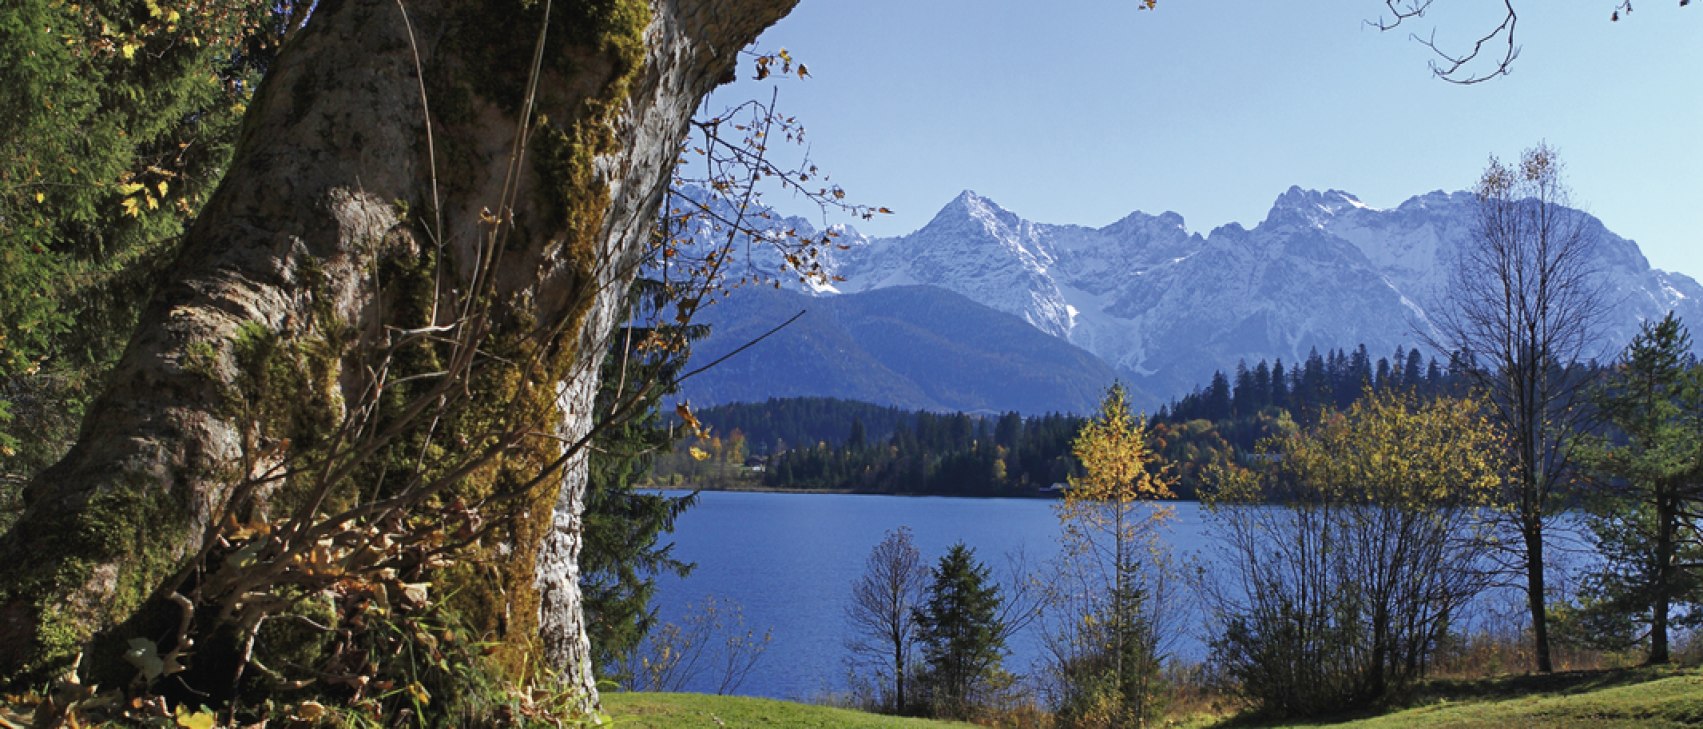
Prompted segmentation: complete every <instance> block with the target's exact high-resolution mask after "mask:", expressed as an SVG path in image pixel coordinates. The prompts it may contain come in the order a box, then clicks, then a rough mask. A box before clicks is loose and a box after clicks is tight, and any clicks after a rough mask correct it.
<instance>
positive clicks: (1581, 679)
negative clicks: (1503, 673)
mask: <svg viewBox="0 0 1703 729" xmlns="http://www.w3.org/2000/svg"><path fill="white" fill-rule="evenodd" d="M1417 703H1418V704H1419V705H1417V706H1414V707H1413V708H1408V709H1404V710H1399V711H1393V712H1390V713H1386V714H1382V715H1379V716H1375V717H1368V718H1361V719H1352V720H1342V721H1334V722H1333V721H1320V722H1309V723H1293V724H1280V725H1277V726H1332V727H1354V728H1356V729H1397V728H1398V727H1424V728H1427V729H1430V728H1436V729H1467V728H1468V727H1485V728H1487V729H1524V728H1525V727H1557V728H1559V729H1567V728H1568V727H1577V728H1579V729H1617V728H1619V727H1627V728H1630V727H1651V728H1657V729H1659V728H1661V727H1695V726H1703V673H1700V672H1698V671H1697V670H1695V669H1692V670H1686V671H1681V670H1676V669H1662V668H1651V669H1630V670H1623V671H1592V672H1576V673H1564V674H1556V675H1551V676H1514V677H1508V678H1501V679H1493V680H1486V681H1473V682H1450V681H1438V682H1434V683H1432V684H1430V685H1428V686H1427V687H1426V689H1425V691H1424V693H1423V695H1422V696H1421V697H1420V698H1419V699H1418V700H1417ZM1240 726H1263V725H1257V724H1240Z"/></svg>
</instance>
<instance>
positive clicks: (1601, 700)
mask: <svg viewBox="0 0 1703 729" xmlns="http://www.w3.org/2000/svg"><path fill="white" fill-rule="evenodd" d="M603 706H604V710H605V711H606V712H607V714H608V715H609V716H610V717H611V718H612V719H613V724H612V726H614V727H617V728H625V727H634V728H645V729H649V728H655V729H675V728H677V727H678V728H679V729H694V728H696V727H708V728H711V729H720V728H722V727H789V728H790V727H797V728H798V729H828V728H830V727H832V728H834V729H839V728H840V727H847V728H849V729H865V728H873V727H893V728H897V729H927V728H929V727H937V728H938V727H967V726H970V725H968V724H959V723H955V722H943V721H930V720H927V719H905V718H898V717H891V716H879V715H876V714H867V713H864V712H860V711H851V710H849V709H834V708H828V707H824V706H811V705H808V704H795V703H790V702H786V701H774V700H770V699H754V698H747V697H742V696H707V695H703V694H653V693H606V694H604V695H603ZM1185 725H1186V726H1191V727H1212V726H1218V727H1224V728H1226V729H1228V728H1232V727H1233V728H1243V727H1344V728H1351V729H1406V728H1407V727H1418V728H1419V729H1470V728H1476V727H1482V728H1484V729H1527V728H1528V727H1529V728H1533V729H1536V728H1539V727H1541V728H1544V729H1548V728H1549V727H1556V728H1557V729H1570V728H1572V729H1620V728H1622V727H1625V728H1627V729H1630V728H1632V727H1639V728H1643V727H1650V728H1652V729H1663V728H1665V727H1696V726H1703V671H1699V670H1697V669H1688V670H1681V669H1672V668H1640V669H1627V670H1619V671H1590V672H1584V671H1579V672H1572V673H1561V674H1554V675H1550V676H1509V677H1504V678H1496V679H1487V680H1482V681H1433V682H1430V683H1428V684H1426V685H1425V687H1424V688H1423V689H1422V690H1421V692H1420V694H1419V695H1418V696H1417V697H1416V698H1415V699H1414V701H1413V705H1412V706H1411V707H1410V708H1405V709H1398V710H1393V711H1391V712H1388V713H1384V714H1380V715H1378V716H1371V717H1357V718H1347V717H1345V718H1340V719H1334V720H1319V721H1310V722H1287V723H1278V724H1267V723H1261V722H1257V721H1249V720H1246V719H1232V720H1229V721H1225V722H1221V723H1220V722H1216V721H1215V720H1213V719H1212V718H1210V717H1199V718H1197V720H1196V721H1189V722H1185Z"/></svg>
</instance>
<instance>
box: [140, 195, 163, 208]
mask: <svg viewBox="0 0 1703 729" xmlns="http://www.w3.org/2000/svg"><path fill="white" fill-rule="evenodd" d="M144 197H146V198H148V209H149V210H159V209H160V201H159V200H156V199H154V196H153V195H145V196H144Z"/></svg>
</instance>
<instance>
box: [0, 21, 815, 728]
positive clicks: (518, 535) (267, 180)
mask: <svg viewBox="0 0 1703 729" xmlns="http://www.w3.org/2000/svg"><path fill="white" fill-rule="evenodd" d="M795 1H796V0H757V1H752V0H746V1H744V2H733V0H649V2H646V1H645V0H579V1H569V2H563V1H562V0H557V1H556V2H554V8H553V9H551V10H548V11H547V10H546V8H548V7H549V3H546V2H539V3H532V4H529V5H523V4H521V3H516V2H500V1H498V0H488V1H486V2H469V1H467V0H407V1H406V2H397V1H396V0H324V1H323V2H321V3H319V5H318V7H317V9H316V10H315V14H314V17H313V19H312V21H311V22H310V23H308V24H307V26H306V28H305V29H304V30H303V31H302V32H301V33H300V34H299V36H298V37H297V38H295V39H293V40H292V41H291V43H290V44H289V45H288V46H287V47H286V48H285V49H284V52H283V53H282V54H281V56H280V57H279V59H278V62H277V65H276V66H275V67H274V68H273V69H272V71H271V72H270V73H269V74H268V76H267V78H266V80H265V82H264V83H263V84H262V85H261V87H260V89H259V91H258V93H257V95H256V97H255V99H254V102H253V104H252V108H251V110H250V112H249V114H248V116H247V119H246V121H245V123H244V129H243V134H242V139H241V140H240V142H239V145H238V148H237V152H236V155H235V158H234V160H233V162H232V164H231V166H230V170H229V172H228V173H227V174H226V177H225V180H224V182H223V184H222V185H221V187H220V189H219V190H218V192H217V193H216V194H215V195H214V197H213V198H212V200H211V201H210V202H209V203H208V205H207V207H206V208H205V209H204V210H203V212H202V214H201V216H200V218H199V219H198V220H197V222H196V224H195V225H194V227H193V229H192V230H191V231H190V233H189V234H188V235H187V237H186V240H185V242H184V246H183V250H182V253H181V255H180V257H179V259H178V262H177V264H176V266H175V267H174V268H173V269H172V271H171V273H170V279H169V280H168V281H165V282H163V284H162V286H161V289H160V290H159V292H158V293H157V295H156V296H155V297H154V299H153V300H152V302H151V303H150V304H149V306H148V307H147V309H146V311H145V312H144V314H143V316H142V319H141V323H140V324H139V326H138V328H137V331H136V333H135V334H134V335H133V337H132V339H131V342H130V344H129V346H128V348H127V350H126V353H125V356H124V358H123V360H122V361H121V363H120V364H119V366H118V367H117V369H116V370H115V372H114V373H113V376H112V378H111V380H110V383H109V385H108V387H107V389H106V390H105V392H104V394H103V395H102V396H101V397H100V398H99V399H98V401H97V402H96V403H95V405H94V406H93V407H92V408H91V410H90V415H89V417H88V418H87V420H86V422H85V424H84V427H83V430H82V433H81V434H80V437H79V439H78V443H77V445H76V446H75V447H74V448H73V449H72V451H71V452H70V454H69V455H67V456H66V458H65V459H64V460H63V461H61V462H60V463H59V464H57V465H56V466H54V467H53V468H51V469H49V470H48V471H47V472H45V473H43V474H42V475H41V476H40V477H39V478H37V479H36V480H35V481H34V482H33V483H31V484H30V485H29V487H28V488H27V490H26V493H25V502H26V504H25V512H24V514H23V516H22V518H21V519H20V521H19V524H18V526H17V527H16V528H15V529H14V530H13V531H12V532H11V533H9V534H7V535H6V536H5V538H4V540H3V542H0V677H3V678H4V679H5V680H6V681H8V682H10V683H13V684H14V685H18V684H20V683H33V682H38V681H40V680H42V679H43V678H45V677H49V676H52V675H57V674H58V673H60V672H63V671H64V670H65V669H67V668H68V667H70V666H71V665H72V662H73V660H74V659H75V658H76V657H77V656H78V655H79V654H84V658H83V664H82V665H83V668H84V671H85V672H86V673H87V672H89V671H97V672H98V671H101V670H103V668H102V667H103V666H113V665H118V666H120V667H121V668H122V664H121V663H120V662H118V661H116V660H115V659H116V657H117V653H116V651H117V650H119V648H118V647H119V646H122V644H123V640H124V639H125V638H127V637H128V636H127V635H125V634H124V633H125V630H126V629H125V628H124V627H123V626H124V624H125V623H126V621H127V620H131V619H132V618H133V616H134V615H135V614H136V612H137V611H138V610H139V609H140V608H141V607H142V606H143V604H144V603H145V602H147V601H148V599H149V598H150V596H155V597H157V596H161V595H165V596H169V595H170V594H171V591H172V590H175V589H176V588H177V585H178V582H179V581H180V580H181V579H183V572H184V571H185V569H186V567H187V566H188V565H189V564H190V562H192V561H193V560H194V559H195V558H196V556H197V555H198V554H199V553H200V552H201V551H202V549H203V548H204V547H205V546H207V545H208V543H209V542H210V540H212V539H213V538H214V537H215V535H216V532H217V530H218V529H219V525H220V523H221V521H222V520H224V519H225V518H226V517H227V516H232V515H239V516H240V515H242V514H239V512H242V511H245V510H252V509H262V510H263V509H264V507H265V500H266V495H267V494H266V491H265V489H264V488H260V489H249V490H245V489H244V488H240V487H241V486H242V485H243V484H245V483H249V484H252V483H253V481H252V477H253V476H255V475H256V474H257V473H258V472H259V471H260V470H263V469H265V468H268V467H270V466H275V465H276V464H277V463H279V462H280V461H281V460H282V459H283V458H284V455H282V454H287V453H288V452H289V451H290V449H291V448H292V444H291V441H290V440H288V439H280V438H271V439H266V438H264V437H262V438H260V439H259V440H257V436H256V434H255V430H254V424H253V423H251V422H246V421H245V420H244V416H243V415H242V414H241V413H242V412H244V410H245V408H244V406H245V405H252V403H245V402H243V399H244V397H247V396H245V394H244V393H242V392H241V388H240V387H239V384H240V380H241V377H242V373H241V369H242V364H241V361H240V356H239V355H240V353H239V352H238V344H237V343H238V341H239V340H240V339H242V338H243V337H244V336H246V335H247V334H246V333H248V332H252V331H255V330H256V328H257V327H258V328H259V330H260V331H264V332H266V333H268V334H269V335H271V336H274V337H276V338H277V340H278V341H279V342H280V343H282V345H283V346H290V345H308V344H312V343H315V342H320V343H324V342H331V343H333V344H337V343H347V342H351V341H352V342H355V343H361V342H365V343H373V342H379V341H382V340H383V337H384V336H386V332H387V329H386V327H387V326H398V325H406V326H417V325H419V324H420V322H407V323H404V322H397V321H394V319H395V318H396V317H397V316H398V315H399V314H398V312H399V311H401V310H402V309H404V308H405V307H403V306H401V305H400V303H399V301H398V297H400V296H402V295H404V292H406V291H407V290H408V285H409V283H410V282H408V281H406V280H403V281H399V280H397V278H396V276H395V275H394V274H393V272H394V270H396V268H397V267H398V265H400V267H401V268H403V269H406V268H408V264H409V263H411V262H418V261H421V260H424V259H427V258H428V257H429V258H430V259H432V260H437V261H440V262H443V263H444V264H445V278H446V280H445V281H443V282H441V284H442V285H441V286H438V288H437V290H438V291H440V292H443V291H450V290H456V291H466V290H469V289H471V288H472V286H473V278H474V277H475V276H476V275H480V274H479V272H480V271H485V272H486V273H487V274H488V275H489V276H490V277H491V279H490V280H491V281H493V282H494V283H493V286H492V290H493V291H494V292H495V294H494V296H493V299H494V300H495V301H497V302H500V304H501V306H500V307H498V308H496V309H494V311H497V312H500V313H501V314H502V315H503V316H505V317H507V319H505V320H500V321H494V322H493V323H492V326H493V327H494V328H496V329H498V330H503V329H504V328H508V329H509V330H514V331H519V330H523V329H524V330H528V331H557V332H559V335H558V336H556V337H555V338H554V340H553V341H550V342H548V343H547V346H548V347H550V348H552V350H554V351H559V352H560V353H562V357H561V361H562V362H564V363H565V366H564V367H562V368H559V369H557V370H555V371H556V372H558V373H564V374H562V375H561V379H562V380H563V381H562V382H561V383H560V384H559V386H558V385H552V388H553V391H555V392H557V393H559V396H558V398H557V402H556V408H557V410H558V411H559V413H560V416H561V424H560V429H561V432H562V434H563V435H566V436H569V438H570V439H571V438H573V437H574V436H576V435H578V434H583V433H585V432H586V431H587V430H588V429H589V428H590V424H591V418H592V413H591V402H592V398H593V394H594V393H595V392H596V389H597V387H596V375H597V371H598V367H597V363H598V362H599V361H600V359H601V358H602V356H603V347H602V342H603V339H604V338H605V336H606V334H607V332H608V331H609V329H610V327H611V326H612V324H613V322H614V321H615V319H616V309H617V303H618V302H619V301H620V300H621V299H622V297H623V295H624V292H625V288H626V285H627V283H628V282H629V281H630V280H631V277H632V275H633V273H634V272H635V266H636V264H637V262H638V260H639V258H640V257H641V256H642V252H643V247H644V246H643V244H644V242H645V238H646V236H647V234H648V230H649V225H650V221H651V219H652V217H653V214H654V212H655V208H656V205H657V204H658V201H659V200H660V197H661V193H662V191H663V189H664V185H665V183H666V181H667V170H668V169H669V166H670V165H671V164H672V162H673V160H674V158H675V155H676V152H677V150H678V146H679V143H680V140H681V139H682V135H683V134H684V131H685V123H686V121H687V120H688V118H689V116H690V114H691V113H692V112H693V111H694V109H695V108H696V106H697V104H698V102H699V100H700V99H701V98H702V96H703V95H704V94H705V93H707V92H708V91H709V89H711V88H712V87H714V86H715V85H716V84H717V83H719V82H721V81H723V80H725V79H727V78H729V77H730V74H731V73H732V70H733V66H734V62H735V60H736V57H737V54H738V52H739V51H740V49H741V48H743V47H744V46H745V45H746V44H748V43H749V42H750V41H751V40H753V39H754V38H755V36H756V34H757V33H758V32H759V31H761V30H762V29H763V28H765V27H767V26H768V25H769V24H771V23H773V22H774V21H775V20H776V19H778V18H779V17H780V16H782V15H784V14H785V13H786V11H788V10H789V9H790V8H791V6H792V5H793V4H794V3H795ZM404 8H405V9H406V21H405V17H404ZM545 12H549V13H550V16H549V20H548V25H549V28H548V34H547V40H546V41H545V43H546V45H545V50H544V53H543V54H542V56H541V57H540V58H541V63H540V64H539V68H540V75H539V79H538V86H537V91H536V106H535V107H534V112H535V113H534V115H533V116H532V118H530V119H528V118H525V117H526V115H525V113H524V112H523V109H524V108H526V107H525V104H524V102H525V99H526V89H527V80H528V69H529V68H530V67H531V64H532V61H533V58H534V55H533V54H534V47H535V43H536V41H537V39H538V30H539V28H540V26H541V25H543V24H544V18H545V15H544V14H545ZM416 64H418V65H416ZM421 68H423V69H424V76H425V77H424V79H422V78H421V76H420V74H419V73H418V72H417V69H421ZM422 88H424V89H426V90H427V96H428V98H429V102H430V107H431V109H432V114H431V115H430V117H429V118H430V120H431V124H430V127H429V129H430V136H429V137H428V126H427V124H426V120H427V118H428V117H427V115H425V114H424V113H423V112H422V101H423V100H422V93H421V90H422ZM522 122H531V123H532V124H533V127H532V129H531V132H530V136H529V138H528V139H527V142H528V143H529V145H530V147H529V148H528V149H527V150H526V153H525V155H526V156H525V157H524V160H525V162H524V164H521V165H519V166H518V167H516V169H518V170H519V174H518V176H517V177H516V178H515V179H513V180H512V182H513V183H514V185H515V187H513V188H511V187H509V183H510V182H511V179H510V175H509V174H508V170H509V168H510V164H511V154H512V150H514V149H515V148H516V145H515V141H516V138H517V134H518V130H519V129H521V128H522V126H523V125H522ZM437 201H441V205H440V204H439V203H438V202H437ZM505 201H506V203H505ZM497 228H506V230H505V234H506V236H507V240H506V241H505V242H504V243H503V244H502V245H501V246H500V247H499V248H496V249H495V250H494V251H493V250H488V249H486V248H485V243H486V241H487V233H488V232H489V231H492V230H494V229H497ZM434 251H435V252H434ZM481 256H486V258H484V259H482V258H481ZM428 275H429V274H428ZM438 283H440V282H433V283H432V285H428V286H427V287H426V291H427V292H431V291H433V290H434V288H433V286H437V285H438ZM428 308H429V307H428ZM443 308H444V309H448V308H449V307H447V306H446V307H443ZM446 317H447V314H446V313H444V312H443V311H439V313H438V317H437V319H436V320H435V321H429V322H425V323H429V324H442V323H444V320H445V318H446ZM340 351H344V352H348V351H353V350H351V349H343V350H340ZM339 357H340V358H338V359H335V360H333V361H332V362H331V365H332V367H331V369H332V377H330V378H329V384H328V385H327V389H328V390H330V392H328V393H321V394H322V395H324V397H317V395H316V393H312V392H308V393H303V395H306V397H304V398H303V399H304V400H308V401H314V402H316V403H317V404H318V405H319V406H323V407H322V409H328V410H330V411H331V412H329V413H319V414H318V415H321V416H328V417H329V418H330V422H332V423H335V421H336V418H337V417H339V416H341V415H342V414H344V413H346V412H347V408H348V406H349V404H350V403H354V402H356V401H357V400H358V398H360V397H361V396H362V395H361V392H360V389H359V388H360V385H361V383H363V382H366V380H365V379H364V376H365V375H364V371H363V370H362V369H361V367H362V366H363V365H364V364H365V362H364V361H362V360H359V359H358V358H356V357H354V356H352V355H347V354H345V355H339ZM290 395H292V396H294V393H291V394H290ZM316 398H317V399H316ZM304 407H307V406H304ZM250 412H252V410H250ZM257 445H259V446H264V447H257ZM584 484H585V473H584V463H583V460H579V461H575V462H572V463H570V464H569V467H568V469H567V470H566V475H565V477H564V478H562V479H560V480H559V482H558V483H557V484H555V485H550V486H548V487H547V488H546V489H544V490H545V491H546V492H547V493H543V494H539V495H538V503H540V504H542V505H543V506H545V507H548V505H550V504H556V505H557V508H556V509H554V512H555V523H554V524H553V525H551V524H548V523H541V524H527V523H521V524H517V525H516V528H514V529H512V530H510V531H508V532H507V533H506V535H505V536H504V538H503V543H501V544H495V545H488V546H487V547H486V549H487V550H489V551H490V552H491V553H492V554H502V555H505V556H506V558H505V559H503V560H502V564H501V565H500V566H499V567H498V568H497V571H498V572H499V573H500V574H498V575H497V576H496V577H495V578H494V583H495V584H492V585H490V588H491V590H492V592H491V593H490V594H489V595H488V597H489V598H490V599H491V601H492V602H493V604H491V605H489V606H488V609H489V610H490V611H491V614H492V615H493V616H495V617H494V619H493V622H492V623H491V625H490V629H491V631H492V632H493V634H494V637H495V638H496V639H498V640H500V641H502V642H504V643H507V644H510V645H513V646H518V648H517V650H521V651H525V650H527V649H528V647H530V646H534V645H537V641H538V637H539V635H540V633H539V631H540V630H542V637H543V642H542V644H543V646H544V647H545V649H546V653H547V656H548V658H549V659H550V660H552V661H553V662H556V663H557V665H558V666H560V667H561V668H563V669H564V670H565V671H566V672H567V673H568V674H569V675H570V676H572V677H573V681H574V683H576V684H577V685H578V686H579V687H580V688H582V689H583V690H584V691H585V693H586V695H587V696H589V697H591V698H592V699H593V700H595V695H596V694H595V689H594V687H593V684H592V683H591V678H590V675H591V674H590V671H591V666H590V665H589V659H588V652H587V651H586V649H585V648H586V640H585V636H584V631H583V626H582V624H581V618H580V615H579V612H580V611H579V593H578V589H577V586H576V585H575V584H574V580H575V578H576V575H577V570H576V569H575V568H574V560H575V558H576V557H577V553H578V544H579V534H578V528H579V521H578V515H579V512H580V507H581V502H582V497H583V492H584ZM558 492H559V494H558ZM233 494H237V495H240V496H242V497H244V498H243V499H242V502H243V503H233V501H232V498H233ZM551 511H552V510H551V509H549V508H542V509H537V510H535V511H533V512H530V516H529V517H523V518H529V519H530V520H531V521H533V522H538V521H540V520H543V519H549V518H550V512H551ZM552 526H553V528H552ZM540 609H542V610H543V614H542V616H540ZM541 617H542V619H541ZM155 637H156V638H157V636H155ZM109 685H110V684H109Z"/></svg>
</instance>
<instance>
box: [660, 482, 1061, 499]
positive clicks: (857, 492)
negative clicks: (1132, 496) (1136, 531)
mask: <svg viewBox="0 0 1703 729" xmlns="http://www.w3.org/2000/svg"><path fill="white" fill-rule="evenodd" d="M639 488H644V489H650V490H653V491H723V492H730V493H754V494H823V495H835V496H941V497H945V498H952V499H1047V500H1054V499H1057V498H1058V495H1057V494H1058V492H1040V491H1035V492H1031V493H1015V494H958V493H948V492H940V491H875V490H872V489H852V488H833V489H818V488H803V487H797V486H763V485H760V484H759V485H750V486H747V485H733V486H722V485H717V486H695V485H692V484H680V485H678V486H667V485H661V484H651V485H645V486H640V487H639Z"/></svg>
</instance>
